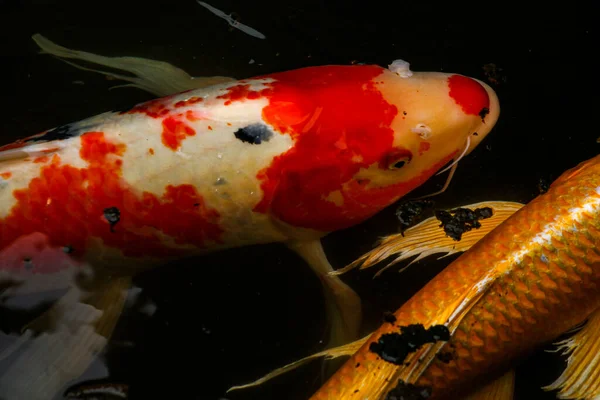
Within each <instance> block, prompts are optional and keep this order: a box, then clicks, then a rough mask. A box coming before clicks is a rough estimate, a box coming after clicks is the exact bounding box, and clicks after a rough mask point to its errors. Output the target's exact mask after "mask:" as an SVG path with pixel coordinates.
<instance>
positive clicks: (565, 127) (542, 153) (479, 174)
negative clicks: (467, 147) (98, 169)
mask: <svg viewBox="0 0 600 400" xmlns="http://www.w3.org/2000/svg"><path fill="white" fill-rule="evenodd" d="M273 3H274V2H272V1H245V2H242V1H233V0H231V1H226V0H213V1H212V2H211V3H210V4H212V5H214V6H215V7H217V8H219V9H222V10H224V11H226V12H231V11H235V12H236V13H237V14H238V15H239V16H240V17H241V21H242V22H244V23H246V24H248V25H249V26H252V27H254V28H256V29H258V30H259V31H261V32H263V33H264V34H265V35H266V36H267V39H266V40H260V39H256V38H253V37H251V36H248V35H246V34H244V33H243V32H240V31H238V30H230V29H228V25H227V24H226V23H225V22H224V21H223V20H221V19H219V18H217V17H214V16H212V15H211V14H210V13H208V12H206V11H205V10H204V9H202V8H201V7H200V6H199V5H197V4H196V2H195V1H193V0H189V1H169V0H163V1H157V0H145V1H137V0H136V1H133V0H121V1H115V0H105V1H102V2H84V1H72V0H69V1H56V0H39V1H25V0H23V1H21V0H0V57H1V59H0V60H1V61H0V62H1V64H2V71H3V74H2V77H1V78H0V82H1V83H2V87H1V89H2V90H0V99H1V100H0V103H1V104H2V128H1V132H0V135H1V136H0V138H1V141H2V142H8V141H10V140H12V139H16V138H18V137H22V136H27V135H30V134H34V133H37V132H40V131H43V130H45V129H48V128H50V127H54V126H58V125H61V124H63V123H67V122H71V121H77V120H79V119H82V118H85V117H88V116H91V115H95V114H98V113H100V112H103V111H108V110H111V109H115V108H119V107H126V106H129V105H132V104H134V103H137V102H141V101H144V100H147V99H150V98H151V97H152V96H151V95H149V94H147V93H145V92H142V91H140V90H137V89H116V90H114V91H108V88H109V87H111V86H113V85H115V82H113V81H108V80H106V79H105V78H104V77H103V76H101V75H97V74H92V73H88V72H84V71H79V70H76V69H74V68H72V67H70V66H68V65H66V64H64V63H62V62H60V61H58V60H55V59H52V58H50V57H48V56H41V55H38V54H37V51H38V49H37V46H36V45H35V44H34V43H33V41H31V40H30V36H31V35H32V34H34V33H36V32H39V33H41V34H43V35H44V36H46V37H48V38H49V39H51V40H52V41H55V42H56V43H59V44H61V45H64V46H66V47H69V48H74V49H81V50H86V51H90V52H93V53H99V54H103V55H111V56H117V55H128V56H139V57H146V58H152V59H157V60H164V61H167V62H170V63H172V64H174V65H177V66H178V67H180V68H183V69H184V70H186V71H187V72H189V73H190V74H192V75H194V76H211V75H224V76H234V77H238V78H243V77H249V76H253V75H257V74H262V73H268V72H275V71H282V70H289V69H294V68H298V67H303V66H309V65H322V64H348V63H350V62H352V61H358V62H365V63H375V64H379V65H383V66H386V65H388V64H389V63H391V61H393V60H394V59H398V58H402V59H404V60H407V61H409V62H410V63H411V68H412V69H413V70H418V71H422V70H434V71H446V72H457V73H461V74H465V75H468V76H472V77H476V78H479V79H486V76H485V75H484V70H483V66H484V65H485V64H489V63H494V64H496V66H497V67H499V68H501V69H502V72H501V76H503V77H505V81H502V82H501V83H500V84H499V85H497V86H494V88H495V89H496V91H497V93H498V95H499V97H500V102H501V106H502V113H501V117H500V120H499V122H498V124H497V126H496V128H495V129H494V131H493V132H492V134H491V135H489V136H488V138H486V139H485V141H484V143H483V145H481V146H480V147H479V148H477V150H475V151H474V152H473V153H472V154H471V155H470V156H469V157H467V158H466V159H464V160H463V161H461V163H460V165H459V168H458V171H457V174H456V176H455V178H454V180H453V182H452V185H451V186H450V188H449V189H448V190H447V191H446V192H445V193H444V194H442V195H440V196H438V197H436V198H435V201H436V206H438V207H440V208H445V207H453V206H458V205H462V204H469V203H473V202H476V201H483V200H510V201H519V202H528V201H530V200H531V199H532V198H533V197H535V196H536V195H537V194H538V183H539V182H540V179H542V180H546V181H552V179H554V178H556V177H557V176H558V175H560V173H561V172H563V171H564V170H566V169H567V168H570V167H572V166H574V165H575V164H577V163H578V162H580V161H583V160H586V159H588V158H590V157H592V156H594V155H596V154H597V153H598V151H599V150H600V144H597V143H596V138H597V137H599V136H600V130H598V129H597V126H596V125H595V123H593V122H595V118H596V115H595V114H596V113H597V112H598V99H597V97H596V96H595V93H594V92H595V91H596V90H597V89H596V88H597V76H598V75H597V64H596V63H595V62H594V61H593V59H594V58H595V56H597V54H598V48H599V46H598V43H599V42H598V36H597V35H598V32H597V28H596V25H597V24H594V25H593V24H592V23H593V21H592V19H593V18H594V16H597V15H598V11H599V10H598V6H597V5H592V2H580V3H575V2H574V3H573V4H572V6H573V8H566V7H565V5H564V4H562V3H561V7H558V6H552V5H548V6H547V7H546V8H533V9H532V10H525V9H523V8H522V7H520V6H521V4H518V5H512V6H507V5H505V4H504V3H503V2H477V3H475V2H474V3H473V4H471V5H470V6H456V5H454V4H452V3H453V2H446V3H445V4H444V5H441V6H440V5H435V4H433V2H431V3H428V2H422V3H421V4H417V3H418V2H400V1H394V2H391V1H390V2H382V1H379V2H359V3H354V4H350V3H349V2H346V1H328V2H321V1H303V2H300V1H296V2H284V1H281V2H278V4H273ZM576 4H577V7H575V5H576ZM251 59H253V60H254V61H255V62H254V63H252V64H250V63H249V62H250V60H251ZM74 81H83V82H84V84H74V83H73V82H74ZM438 178H440V179H435V180H433V181H431V182H429V183H428V184H427V185H426V186H425V187H423V188H422V189H420V190H418V191H417V192H415V193H414V195H415V196H417V195H420V194H426V193H428V192H431V191H434V190H436V188H437V187H438V185H439V184H441V183H443V179H444V178H445V177H438ZM394 210H395V208H394V207H390V208H389V209H387V210H385V211H383V212H381V213H380V214H379V215H377V216H376V217H375V218H373V219H371V220H370V221H368V222H366V223H364V224H362V225H360V226H356V227H354V228H351V229H348V230H346V231H343V232H337V233H335V234H332V235H331V236H329V237H327V238H326V239H325V240H324V246H325V250H326V252H327V254H328V257H329V258H330V260H331V262H332V264H333V265H334V266H336V267H337V266H343V265H345V264H346V263H348V262H350V261H352V260H354V259H355V258H356V257H358V256H360V255H361V254H363V253H364V252H366V251H368V250H369V249H370V248H371V246H372V245H373V243H374V242H375V240H376V239H377V238H378V237H379V236H380V235H384V234H389V233H392V232H394V231H395V230H396V229H397V223H396V221H395V217H394ZM453 258H454V257H449V258H446V259H444V261H443V262H441V261H440V262H436V261H432V260H426V261H425V262H423V261H422V262H419V263H417V264H416V265H414V266H413V267H411V269H409V270H408V271H407V272H406V273H403V274H397V273H395V272H394V271H392V270H390V271H389V272H387V273H385V274H383V275H382V276H381V277H379V278H377V279H375V280H373V279H372V276H373V272H371V271H368V270H367V271H362V272H358V271H354V272H351V273H350V274H348V275H347V276H346V278H345V279H346V281H347V282H349V283H350V284H351V285H352V286H353V287H355V288H356V290H357V291H358V292H359V293H360V295H361V296H362V299H363V305H364V314H365V316H366V320H365V333H366V332H367V331H368V330H369V329H372V328H374V327H375V326H376V325H377V323H378V322H379V321H380V319H381V315H382V313H383V311H385V310H395V309H396V308H397V307H399V306H400V305H401V304H402V302H403V301H405V300H406V299H408V298H409V297H410V296H411V295H412V294H413V293H415V292H416V291H417V290H418V289H419V288H420V287H421V286H422V285H423V284H424V283H425V282H426V281H427V280H428V279H430V278H431V277H432V276H434V275H435V274H436V273H437V272H438V271H439V270H440V269H441V268H443V267H444V266H445V265H446V264H447V263H448V262H449V261H450V260H451V259H453ZM136 283H137V285H138V286H140V287H142V288H143V289H144V293H145V295H147V296H148V297H150V298H151V299H152V301H153V302H154V303H155V304H156V306H157V311H156V313H155V314H154V315H153V316H152V317H151V318H149V317H143V316H142V315H141V314H139V313H135V314H133V315H130V316H126V317H125V318H123V319H122V320H121V323H120V324H119V326H118V327H117V331H116V333H115V336H114V343H113V345H111V346H110V348H109V351H108V354H107V365H108V367H109V370H110V375H111V379H113V380H115V381H122V382H126V383H129V384H130V385H131V398H133V399H147V398H156V397H158V398H185V399H214V400H216V399H218V398H220V397H226V398H228V399H231V400H235V399H240V400H241V399H305V398H307V397H308V396H309V395H310V394H311V393H312V392H314V391H315V390H316V389H317V388H318V386H319V384H320V383H321V382H320V381H319V372H320V365H319V363H318V362H317V363H312V364H310V365H308V366H306V367H303V368H301V369H299V370H297V371H294V372H292V373H290V374H287V375H285V376H283V377H281V378H278V379H277V380H275V381H273V382H272V383H269V384H268V385H265V386H264V387H261V388H259V389H252V390H248V391H241V392H235V393H231V394H229V395H225V394H224V391H225V389H226V388H227V387H229V386H231V385H235V384H240V383H245V382H247V381H250V380H253V379H255V378H257V377H259V376H261V375H262V374H264V373H266V372H268V371H270V370H271V369H272V368H274V367H277V366H280V365H282V364H284V363H287V362H290V361H292V360H295V359H297V358H300V357H303V356H305V355H307V354H309V353H312V352H315V351H318V350H320V349H321V347H320V344H319V343H320V342H319V341H320V340H322V339H323V338H324V337H325V336H324V334H325V332H324V326H325V315H324V309H323V303H322V298H321V290H320V284H319V282H318V281H317V279H316V278H315V276H314V275H313V274H312V273H311V272H310V271H309V269H308V268H307V267H306V266H305V265H304V264H303V262H302V261H301V260H299V259H298V257H296V256H295V255H293V254H291V253H290V252H288V251H287V250H286V249H285V248H283V246H279V245H269V246H257V247H252V248H245V249H238V250H234V251H228V252H224V253H220V254H215V255H212V256H210V257H206V258H203V259H194V260H188V261H186V262H182V263H179V264H178V265H170V266H166V267H164V268H160V269H158V270H154V271H152V272H150V273H146V274H144V275H142V276H139V277H138V278H137V280H136ZM128 342H133V343H134V346H133V347H132V346H129V345H126V344H127V343H128ZM562 362H563V361H562V360H561V359H560V357H559V356H558V355H556V354H548V353H544V352H543V351H539V352H538V353H536V354H535V355H534V356H533V357H531V358H530V359H528V360H526V361H524V362H523V363H522V364H521V365H520V366H519V369H518V378H517V398H518V399H525V398H536V399H552V398H554V395H553V394H551V393H544V392H543V391H541V389H539V387H540V386H541V385H544V384H549V383H551V382H552V381H553V379H554V378H555V377H557V376H558V374H559V373H560V368H561V365H562Z"/></svg>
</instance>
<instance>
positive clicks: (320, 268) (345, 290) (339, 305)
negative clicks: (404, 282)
mask: <svg viewBox="0 0 600 400" xmlns="http://www.w3.org/2000/svg"><path fill="white" fill-rule="evenodd" d="M287 245H288V247H289V248H290V249H291V250H293V251H294V252H296V253H297V254H298V255H300V256H301V257H302V258H303V259H304V260H305V261H306V262H307V263H308V264H309V266H310V267H311V268H312V270H313V271H314V272H315V273H316V274H317V276H318V277H319V279H320V280H321V283H322V284H323V289H324V294H325V304H326V306H327V311H328V319H329V321H330V323H331V332H330V339H329V342H328V343H327V346H326V347H332V346H339V345H341V344H346V343H348V342H351V341H353V340H355V339H356V337H357V336H358V330H359V328H360V323H361V319H362V311H361V301H360V297H359V296H358V294H356V292H355V291H354V290H352V288H350V286H348V285H346V284H345V283H344V282H343V281H342V280H341V279H340V278H339V277H337V276H333V275H332V274H331V273H332V272H333V271H334V270H333V267H332V266H331V264H330V263H329V261H328V260H327V257H326V256H325V252H324V251H323V246H322V245H321V241H320V240H319V239H315V240H307V241H291V242H289V243H288V244H287Z"/></svg>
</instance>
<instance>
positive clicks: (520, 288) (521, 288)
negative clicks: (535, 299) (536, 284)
mask: <svg viewBox="0 0 600 400" xmlns="http://www.w3.org/2000/svg"><path fill="white" fill-rule="evenodd" d="M513 288H514V290H516V291H517V292H526V291H527V290H528V287H527V285H526V284H525V283H524V282H523V281H520V280H519V281H516V282H515V283H514V285H513Z"/></svg>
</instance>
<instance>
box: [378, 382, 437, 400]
mask: <svg viewBox="0 0 600 400" xmlns="http://www.w3.org/2000/svg"><path fill="white" fill-rule="evenodd" d="M431 393H432V390H431V387H430V386H417V385H413V384H412V383H406V382H404V381H403V380H401V379H400V380H398V385H396V387H395V388H393V389H392V390H391V391H390V392H389V393H388V394H387V395H386V397H385V400H423V399H428V398H429V397H431Z"/></svg>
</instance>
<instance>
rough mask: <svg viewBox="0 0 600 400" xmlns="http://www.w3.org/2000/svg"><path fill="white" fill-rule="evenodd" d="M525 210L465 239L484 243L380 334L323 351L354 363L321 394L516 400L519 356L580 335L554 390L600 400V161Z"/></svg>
mask: <svg viewBox="0 0 600 400" xmlns="http://www.w3.org/2000/svg"><path fill="white" fill-rule="evenodd" d="M484 204H485V203H480V204H477V206H478V207H481V206H482V205H484ZM489 205H490V206H491V207H492V208H493V207H494V204H493V203H489ZM513 209H514V210H515V212H514V214H513V215H510V216H507V215H506V214H504V215H502V216H501V217H499V218H498V219H497V220H496V221H494V223H492V224H490V225H488V226H487V228H486V229H484V231H483V232H478V233H476V231H473V232H468V233H467V234H465V236H467V235H469V234H471V233H473V234H474V236H475V237H479V238H481V237H482V236H483V238H482V239H480V240H478V241H477V240H475V243H474V245H472V247H470V244H467V245H466V246H462V248H461V250H466V252H465V253H464V254H462V255H461V256H460V257H459V258H457V259H456V260H455V261H454V262H452V263H451V264H450V265H449V266H448V267H446V268H445V269H444V270H443V271H442V272H441V273H440V274H438V275H437V276H436V277H435V278H434V279H432V280H431V281H430V282H429V283H427V284H426V285H425V286H424V287H423V288H422V289H421V290H420V291H419V292H418V293H417V294H416V295H414V296H413V297H412V298H411V299H410V300H409V301H408V302H407V303H405V304H404V305H403V306H402V307H400V308H399V309H398V310H397V311H396V312H395V313H394V314H393V316H392V317H388V318H386V322H385V323H384V324H383V325H382V326H381V327H380V328H379V329H378V330H377V331H375V332H374V333H373V334H372V335H369V336H367V337H365V338H364V339H362V340H359V341H356V342H354V343H351V344H349V345H346V346H343V347H340V348H337V349H331V350H330V351H325V352H323V353H322V354H319V355H315V356H330V357H338V356H344V355H351V358H350V359H349V360H348V361H347V362H346V363H345V364H344V365H343V366H342V367H341V368H340V369H339V370H338V371H337V372H336V373H335V374H334V375H333V376H332V377H331V378H330V379H329V380H328V381H327V382H326V383H325V384H324V385H323V386H322V387H321V388H320V389H319V390H318V391H317V393H315V394H314V395H313V396H312V397H311V399H314V400H324V399H336V400H338V399H372V400H377V399H397V398H411V399H413V398H414V399H425V398H428V399H459V398H460V399H469V400H474V399H492V398H493V399H497V400H501V399H506V400H508V399H512V398H513V389H514V379H515V376H514V371H513V370H512V368H513V367H514V365H515V363H516V362H517V361H518V359H519V358H522V357H525V356H527V355H528V354H530V353H531V352H532V351H534V350H536V349H537V348H539V347H540V346H542V345H545V344H548V343H550V342H551V341H552V340H555V339H556V338H558V337H559V336H560V335H561V334H563V333H566V332H569V331H572V330H575V329H578V328H581V329H578V331H577V333H575V334H574V335H573V336H572V337H571V338H569V339H566V340H564V341H562V342H559V345H560V349H562V350H564V351H565V353H570V357H569V359H568V363H567V367H566V369H565V371H564V372H563V374H562V375H561V376H560V377H559V378H558V379H557V380H556V381H555V382H554V383H552V384H550V385H548V386H546V387H544V389H546V390H559V392H558V397H559V398H561V399H586V400H591V399H597V398H599V396H600V378H599V377H600V373H599V372H600V352H599V351H598V349H599V348H600V335H599V334H598V332H599V328H600V292H599V291H598V285H600V250H599V249H600V156H596V157H594V158H592V159H590V160H587V161H585V162H582V163H580V164H579V165H577V166H576V167H574V168H572V169H570V170H568V171H566V172H565V173H563V174H562V175H561V176H560V177H559V178H558V179H557V180H556V181H555V182H554V183H553V184H552V185H551V186H550V188H549V190H548V192H547V193H545V194H542V195H540V196H539V197H537V198H536V199H534V200H533V201H531V202H530V203H529V204H527V205H525V206H523V205H520V204H518V203H514V205H513ZM485 222H486V221H482V225H483V224H484V223H485ZM423 224H424V225H429V227H431V221H425V222H424V223H423ZM495 224H500V225H499V226H497V227H496V228H495V229H493V230H491V229H492V228H494V225H495ZM428 229H429V228H428ZM490 230H491V231H490ZM487 232H489V233H487ZM486 233H487V234H486ZM415 236H417V237H418V236H420V239H421V242H422V243H425V242H427V243H426V244H427V247H430V248H431V247H432V246H435V244H436V242H437V243H439V247H438V249H437V252H446V251H450V249H451V248H450V247H448V246H447V243H445V241H446V240H447V238H444V235H443V234H440V230H439V228H438V233H437V234H435V233H434V232H433V231H430V232H428V233H426V234H422V232H419V233H415ZM418 239H419V238H417V239H416V240H418ZM413 240H415V238H413V237H410V235H408V234H407V237H406V238H402V237H401V236H399V235H396V236H395V239H394V240H385V241H384V243H383V244H382V246H381V247H380V248H378V249H375V250H374V251H373V252H372V253H371V254H369V255H368V256H367V257H363V258H361V260H360V261H359V262H358V263H356V264H355V265H354V266H358V265H361V264H363V263H365V266H366V267H369V266H372V265H373V264H374V263H376V262H378V261H381V260H382V259H384V258H386V257H387V256H390V255H394V254H397V253H400V256H399V258H405V254H402V250H400V248H401V247H402V246H401V245H400V247H398V248H396V244H400V243H401V242H406V241H413ZM394 241H395V242H397V243H394ZM469 247H470V248H469ZM430 251H431V253H433V252H434V251H435V250H430ZM413 255H414V254H413ZM584 322H585V324H584V325H583V327H581V326H582V323H584ZM315 356H312V358H314V357H315ZM492 394H493V395H492ZM411 396H412V397H411Z"/></svg>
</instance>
